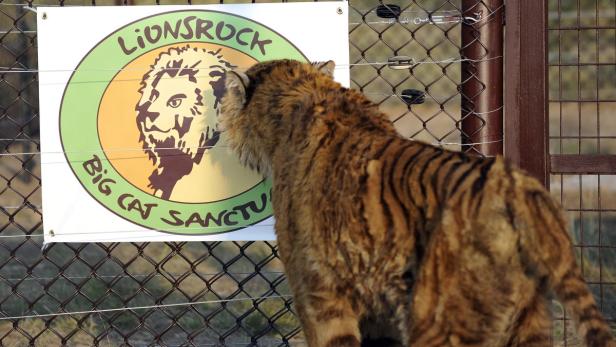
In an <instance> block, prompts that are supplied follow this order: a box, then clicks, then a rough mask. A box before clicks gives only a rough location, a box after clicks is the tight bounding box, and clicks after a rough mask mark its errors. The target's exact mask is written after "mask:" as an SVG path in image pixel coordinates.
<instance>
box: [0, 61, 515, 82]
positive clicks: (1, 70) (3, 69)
mask: <svg viewBox="0 0 616 347" xmlns="http://www.w3.org/2000/svg"><path fill="white" fill-rule="evenodd" d="M502 57H503V56H500V55H499V56H495V57H490V58H483V59H470V58H463V57H452V58H447V59H443V60H425V59H424V60H415V59H414V58H408V60H410V61H412V62H413V64H414V65H422V64H450V63H462V62H475V63H479V62H485V61H491V60H496V59H500V58H502ZM381 65H395V64H392V62H391V61H382V62H379V61H374V62H365V63H351V64H340V65H336V67H335V68H336V69H346V68H348V67H352V66H381ZM161 69H162V68H161ZM164 69H165V70H173V69H182V68H164ZM209 69H218V68H209V67H203V68H200V69H199V70H209ZM233 70H235V71H246V70H248V68H234V69H233ZM75 71H113V72H115V71H148V72H149V71H156V69H152V68H151V67H143V68H98V69H50V70H40V69H21V68H17V69H14V68H11V67H7V66H2V67H0V74H6V73H9V74H10V73H51V72H75ZM208 76H209V75H208ZM203 77H206V76H203ZM133 80H141V79H123V80H117V81H133ZM84 82H99V81H84ZM100 82H109V81H100ZM82 83H83V82H82Z"/></svg>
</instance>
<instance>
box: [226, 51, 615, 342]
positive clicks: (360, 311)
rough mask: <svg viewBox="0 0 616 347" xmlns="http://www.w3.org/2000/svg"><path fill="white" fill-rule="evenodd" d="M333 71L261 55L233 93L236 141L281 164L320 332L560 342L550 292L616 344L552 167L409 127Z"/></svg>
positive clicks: (593, 337)
mask: <svg viewBox="0 0 616 347" xmlns="http://www.w3.org/2000/svg"><path fill="white" fill-rule="evenodd" d="M332 71H333V63H332V62H328V63H326V64H320V65H318V66H313V65H310V64H303V63H299V62H296V61H291V60H280V61H271V62H265V63H260V64H257V65H255V66H253V67H252V68H250V69H249V70H248V71H247V72H246V73H241V72H232V73H229V74H228V75H227V77H226V78H227V80H226V87H227V92H226V95H225V97H224V98H223V100H222V106H221V107H222V113H221V117H222V119H221V122H222V125H223V127H224V131H226V132H227V136H228V139H229V141H230V145H231V147H232V149H233V151H235V152H236V153H237V154H238V155H239V157H240V158H241V160H242V162H243V163H244V164H245V165H247V166H249V167H251V168H253V169H256V170H259V171H260V172H262V173H263V174H265V175H270V176H271V177H272V179H273V192H272V201H273V207H274V216H275V217H276V225H275V228H276V233H277V238H278V246H279V251H280V257H281V259H282V261H283V263H284V264H285V268H286V274H287V276H288V281H289V283H290V286H291V288H292V291H293V294H294V297H295V305H296V309H297V312H298V314H299V317H300V320H301V324H302V327H303V330H304V334H305V337H306V340H307V343H308V345H309V346H311V347H335V346H360V345H362V346H370V345H375V346H385V345H395V346H413V347H432V346H490V347H495V346H511V347H514V346H516V347H522V346H524V347H529V346H549V345H550V326H551V317H550V314H549V312H548V311H549V309H548V301H547V298H548V297H547V294H549V293H550V292H553V293H554V294H555V295H556V297H557V298H558V299H559V300H561V301H562V302H563V304H564V306H565V307H566V308H567V309H568V310H569V312H570V313H571V314H572V315H573V317H574V318H575V322H576V324H577V329H578V333H579V335H580V337H581V338H583V340H584V341H585V342H586V344H587V345H588V346H592V347H599V346H616V344H615V343H614V341H613V339H612V335H611V332H610V330H609V328H608V325H607V324H606V322H605V321H604V319H603V317H602V315H601V313H600V312H599V310H598V308H597V305H596V304H595V300H594V298H593V296H592V294H591V293H590V292H589V290H588V287H587V286H586V284H585V282H584V280H583V279H582V276H581V273H580V270H579V268H578V266H577V265H576V262H575V257H574V253H573V251H572V246H571V241H570V239H569V236H568V233H567V230H566V223H565V221H564V219H563V217H562V216H561V210H560V208H559V207H558V205H557V203H556V202H555V201H553V199H552V198H551V197H550V195H549V193H548V192H547V191H546V190H545V189H544V188H543V187H542V186H541V184H540V183H539V182H538V181H536V180H535V179H533V178H531V177H529V176H528V175H526V174H524V173H523V172H522V171H520V170H518V169H516V168H513V167H511V166H510V164H509V163H508V162H507V161H506V160H503V159H502V158H500V157H498V158H478V157H472V156H469V155H466V154H463V153H458V152H452V151H447V150H444V149H441V148H437V147H434V146H430V145H427V144H423V143H420V142H415V141H411V140H408V139H405V138H403V137H401V136H400V135H398V133H397V132H396V130H395V129H394V127H393V125H392V123H391V122H390V121H389V120H388V118H387V117H386V116H385V115H384V114H383V113H381V112H379V110H378V108H377V106H376V105H375V104H373V103H371V102H370V101H368V100H367V99H366V98H365V97H364V96H363V95H362V94H361V93H359V92H358V91H355V90H351V89H347V88H343V87H342V86H341V85H340V84H338V83H336V82H335V81H334V80H333V79H332V77H331V75H332Z"/></svg>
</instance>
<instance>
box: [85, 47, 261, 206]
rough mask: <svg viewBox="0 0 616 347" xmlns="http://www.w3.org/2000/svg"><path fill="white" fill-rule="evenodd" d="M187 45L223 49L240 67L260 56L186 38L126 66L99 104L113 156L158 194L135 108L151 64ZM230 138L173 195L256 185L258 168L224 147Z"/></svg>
mask: <svg viewBox="0 0 616 347" xmlns="http://www.w3.org/2000/svg"><path fill="white" fill-rule="evenodd" d="M187 45H189V46H190V47H191V48H197V49H205V50H209V51H218V50H220V54H222V55H223V56H224V59H225V60H226V61H228V62H229V63H231V64H232V65H234V66H237V67H238V68H248V67H250V66H251V65H253V64H255V63H256V60H255V59H253V58H252V57H250V56H248V55H246V54H244V53H242V52H240V51H237V50H234V49H232V48H229V47H225V46H220V45H216V44H211V43H203V42H191V43H186V42H184V43H181V44H173V45H169V46H164V47H160V48H157V49H155V50H152V51H150V52H148V53H145V54H143V55H141V56H139V57H138V58H136V59H134V60H133V61H131V62H130V63H129V64H128V65H126V66H125V67H124V68H123V69H122V70H121V71H120V72H119V73H118V74H117V75H116V76H115V77H114V79H113V80H112V81H111V82H110V83H109V86H108V87H107V89H106V91H105V93H104V94H103V97H102V98H101V102H100V106H99V111H98V120H97V126H98V136H99V141H100V143H101V147H102V148H103V150H104V151H105V154H106V157H107V159H108V160H109V162H110V163H111V165H112V166H113V167H114V169H115V170H116V171H117V172H118V173H119V174H120V175H121V176H122V177H124V178H125V179H126V180H127V181H128V182H130V183H131V184H132V185H134V186H135V187H137V188H139V189H140V190H142V191H144V192H146V193H148V194H151V195H155V190H154V189H153V188H152V187H151V186H149V184H150V181H149V176H150V175H151V174H152V172H153V171H154V170H157V166H156V165H155V163H154V162H153V161H152V160H151V159H150V158H148V155H147V154H146V153H145V152H144V150H143V149H142V148H143V144H142V143H141V142H140V141H139V138H140V131H139V128H138V126H137V121H136V119H137V111H136V110H135V106H136V105H137V104H138V103H139V101H140V99H141V97H142V95H141V93H140V92H139V89H140V88H141V81H142V79H143V78H144V74H146V73H147V72H148V71H149V70H150V69H151V67H152V65H153V64H154V62H155V61H156V59H157V57H159V56H160V55H161V53H164V52H167V51H169V50H170V49H171V48H181V47H186V46H187ZM208 87H209V86H206V87H205V88H204V89H207V88H208ZM210 89H211V87H210ZM204 99H205V98H204ZM224 142H225V141H224V139H221V140H220V141H219V142H218V143H217V144H216V148H215V150H216V151H214V150H208V151H209V152H206V154H205V155H204V160H202V162H201V163H200V164H195V165H194V167H193V168H194V169H193V170H192V172H191V173H190V174H188V175H187V176H185V177H184V178H182V179H180V180H179V181H178V184H180V183H181V184H180V185H179V186H178V185H176V188H174V192H176V189H177V191H178V192H177V193H176V194H173V195H172V196H171V197H170V198H169V200H173V201H178V202H185V203H203V202H211V201H218V200H224V199H226V198H230V197H233V196H235V195H238V194H240V193H242V192H244V191H246V190H248V189H250V188H252V187H253V186H254V185H256V184H258V183H259V182H260V181H261V180H262V177H261V176H259V175H258V174H256V173H255V172H252V171H249V170H248V169H244V168H243V167H241V165H240V164H239V161H238V160H237V158H235V157H234V156H233V155H232V154H231V153H228V151H227V150H225V149H224V147H226V145H225V143H224ZM176 143H177V141H176ZM223 152H224V153H223ZM210 157H212V158H210ZM205 165H209V167H205ZM201 166H203V167H201ZM212 170H214V171H215V172H214V171H212ZM209 178H213V179H209ZM182 180H185V182H182Z"/></svg>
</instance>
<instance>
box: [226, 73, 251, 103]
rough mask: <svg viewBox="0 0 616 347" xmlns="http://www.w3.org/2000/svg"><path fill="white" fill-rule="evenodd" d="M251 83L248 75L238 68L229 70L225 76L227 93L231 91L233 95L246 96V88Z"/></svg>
mask: <svg viewBox="0 0 616 347" xmlns="http://www.w3.org/2000/svg"><path fill="white" fill-rule="evenodd" d="M249 84H250V79H249V78H248V76H247V75H246V74H245V73H243V72H241V71H237V70H228V71H227V73H226V76H225V89H226V90H227V93H229V92H231V93H233V95H236V96H238V97H241V98H242V99H243V98H244V97H245V96H246V89H247V88H248V85H249Z"/></svg>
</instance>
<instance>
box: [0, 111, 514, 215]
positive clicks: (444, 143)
mask: <svg viewBox="0 0 616 347" xmlns="http://www.w3.org/2000/svg"><path fill="white" fill-rule="evenodd" d="M496 111H498V110H492V111H487V112H469V113H467V114H469V115H470V114H477V115H481V114H488V113H492V112H496ZM409 140H410V141H414V140H413V139H409ZM499 141H503V140H502V139H501V140H499ZM489 143H492V142H490V141H488V142H475V143H463V142H455V143H454V142H440V141H436V142H432V143H431V144H432V145H435V146H438V145H458V146H467V145H482V144H489ZM183 148H186V149H189V148H190V149H209V150H216V149H217V150H221V149H228V148H231V147H230V146H223V145H220V146H202V147H162V148H157V149H161V150H170V149H178V150H179V149H183ZM125 151H137V152H139V151H143V148H138V147H133V148H109V149H90V150H80V151H40V152H12V153H0V157H15V156H20V155H42V154H63V153H82V154H83V153H92V152H94V153H105V154H106V153H113V152H125ZM180 155H184V153H182V154H161V155H160V157H174V156H180ZM147 156H148V154H146V153H143V155H136V156H130V157H105V158H99V160H101V161H116V160H125V159H139V158H145V157H147ZM88 160H91V159H87V160H66V161H55V162H54V161H52V162H41V164H63V163H67V162H68V163H81V162H86V161H88ZM9 207H10V206H9Z"/></svg>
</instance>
